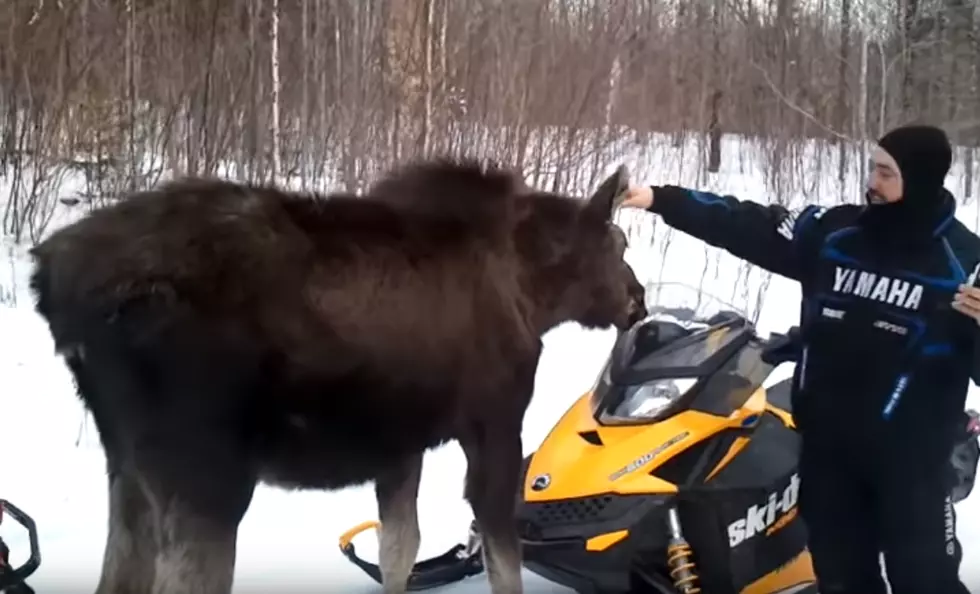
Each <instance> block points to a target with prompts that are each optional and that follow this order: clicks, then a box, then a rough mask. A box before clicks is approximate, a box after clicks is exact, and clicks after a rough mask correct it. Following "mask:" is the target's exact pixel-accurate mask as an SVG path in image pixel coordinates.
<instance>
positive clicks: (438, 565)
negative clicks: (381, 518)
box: [340, 521, 483, 592]
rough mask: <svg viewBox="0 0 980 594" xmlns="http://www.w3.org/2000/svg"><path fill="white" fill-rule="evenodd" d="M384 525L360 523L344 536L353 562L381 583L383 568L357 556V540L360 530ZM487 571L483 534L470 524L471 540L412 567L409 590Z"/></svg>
mask: <svg viewBox="0 0 980 594" xmlns="http://www.w3.org/2000/svg"><path fill="white" fill-rule="evenodd" d="M380 526H381V523H380V522H377V521H368V522H364V523H362V524H359V525H357V526H355V527H353V528H351V529H350V530H348V531H347V532H345V533H343V534H342V535H340V551H341V552H342V553H343V554H344V555H345V556H346V557H347V558H348V559H349V560H350V562H351V563H353V564H354V565H357V566H358V567H360V568H361V569H362V570H363V571H364V572H365V573H366V574H368V576H370V577H371V579H373V580H374V581H376V582H378V583H379V584H380V583H382V581H381V569H380V567H378V565H377V564H376V563H371V562H370V561H365V560H364V559H361V558H360V557H358V556H357V553H356V551H355V547H354V543H353V540H354V538H355V537H356V536H357V535H359V534H360V533H362V532H364V531H366V530H371V529H375V530H377V528H378V527H380ZM482 572H483V554H482V546H481V542H480V538H479V534H478V533H477V532H476V531H475V530H474V528H473V526H471V527H470V537H469V542H468V543H467V544H465V545H463V544H458V545H456V546H454V547H453V548H451V549H449V550H448V551H446V552H445V553H443V554H442V555H439V556H438V557H432V558H430V559H426V560H424V561H419V562H418V563H416V564H415V565H414V566H412V573H411V574H410V575H409V578H408V587H407V589H408V590H409V591H410V592H414V591H419V590H429V589H431V588H437V587H439V586H445V585H448V584H452V583H455V582H458V581H460V580H463V579H466V578H468V577H470V576H472V575H477V574H480V573H482Z"/></svg>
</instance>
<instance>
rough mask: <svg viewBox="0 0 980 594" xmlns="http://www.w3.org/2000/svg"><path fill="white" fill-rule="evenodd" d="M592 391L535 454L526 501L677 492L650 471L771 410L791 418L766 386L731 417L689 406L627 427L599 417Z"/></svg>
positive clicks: (736, 445) (735, 449)
mask: <svg viewBox="0 0 980 594" xmlns="http://www.w3.org/2000/svg"><path fill="white" fill-rule="evenodd" d="M591 395H592V392H591V391H589V392H587V393H585V394H583V395H582V396H581V397H579V399H578V400H577V401H576V402H575V403H574V404H573V405H572V406H571V407H570V408H569V409H568V411H567V412H566V413H565V414H564V415H563V416H562V418H561V419H560V420H559V421H558V423H557V424H556V425H555V427H554V428H553V429H552V430H551V432H550V433H549V434H548V436H547V437H546V438H545V440H544V442H543V443H542V444H541V447H540V448H538V449H537V451H536V452H535V453H534V455H533V456H532V457H531V460H530V463H529V465H528V469H527V474H526V475H525V479H524V489H523V491H524V500H525V501H527V502H529V503H534V502H545V501H554V500H559V499H571V498H578V497H587V496H590V495H598V494H603V493H616V494H619V495H632V494H643V493H646V494H671V493H676V492H677V486H676V485H674V484H673V483H670V482H668V481H665V480H663V479H660V478H657V477H655V476H652V475H650V471H652V470H654V469H655V468H657V467H658V466H660V465H662V464H664V463H665V462H666V461H668V460H670V459H671V458H673V457H674V456H676V455H678V454H680V453H681V452H683V451H684V450H686V449H687V448H688V447H691V446H693V445H696V444H698V443H701V442H703V441H704V440H706V439H709V438H710V437H711V436H712V435H714V434H716V433H718V432H720V431H724V430H726V429H728V428H738V427H745V426H751V425H752V424H753V423H754V422H755V420H757V419H758V417H759V416H760V415H761V414H762V413H763V412H765V411H766V410H767V409H769V410H771V411H772V412H774V413H776V414H777V415H778V416H780V417H784V421H785V420H786V419H785V417H786V413H785V412H784V411H781V410H778V409H773V408H770V407H768V406H767V401H766V391H765V389H764V388H761V387H760V388H758V389H756V390H755V392H754V393H753V394H752V396H750V397H749V399H748V400H747V401H746V402H745V404H744V405H743V406H742V407H741V408H739V409H737V410H736V411H735V412H733V413H732V414H731V415H730V416H728V417H727V418H726V417H720V416H716V415H712V414H708V413H704V412H701V411H696V410H684V411H681V412H679V413H677V414H675V415H673V416H671V417H668V418H666V419H663V420H658V421H655V422H652V423H650V424H642V425H626V426H603V425H600V424H599V423H598V422H596V420H595V418H594V417H593V414H592V406H591V402H590V399H591ZM747 441H748V440H747V438H739V439H737V440H736V441H735V443H733V444H732V446H731V448H730V450H729V451H728V453H727V454H726V455H725V457H724V458H723V459H722V460H721V461H720V462H719V463H718V465H717V466H716V467H715V468H714V469H713V470H712V472H711V473H710V474H709V475H708V478H710V477H711V476H713V475H714V473H715V472H717V471H719V470H720V469H721V468H723V467H724V466H725V465H726V464H728V462H729V460H731V459H732V458H733V457H734V456H735V455H736V454H737V453H738V452H739V451H740V450H741V449H742V448H743V447H744V446H745V444H746V443H747ZM597 444H601V445H597Z"/></svg>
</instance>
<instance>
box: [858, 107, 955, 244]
mask: <svg viewBox="0 0 980 594" xmlns="http://www.w3.org/2000/svg"><path fill="white" fill-rule="evenodd" d="M878 146H880V147H881V148H882V149H884V150H885V151H886V152H888V154H890V155H891V156H892V158H893V159H895V163H897V164H898V168H899V171H900V172H901V175H902V184H903V186H902V187H903V192H902V194H903V196H902V199H901V200H899V201H898V202H893V203H875V202H872V198H873V193H872V191H871V190H870V189H868V191H867V193H866V194H865V202H866V203H867V206H866V207H865V212H864V214H863V216H862V220H863V224H864V226H865V228H867V229H868V230H869V231H872V232H873V233H874V234H876V235H882V236H891V237H892V238H894V239H896V240H900V241H903V242H904V241H907V240H912V239H924V238H927V237H930V236H931V235H932V232H933V230H934V229H935V228H936V226H937V225H939V223H940V222H941V220H942V218H943V217H944V216H945V215H946V213H947V209H948V206H947V204H946V202H947V201H948V200H951V198H952V197H951V196H949V195H948V193H947V192H946V190H945V188H943V182H944V181H945V179H946V174H947V173H949V168H950V165H951V164H952V160H953V151H952V148H951V147H950V144H949V139H948V138H947V137H946V133H945V132H943V131H942V130H940V129H939V128H936V127H934V126H921V125H913V126H903V127H901V128H896V129H894V130H892V131H891V132H889V133H888V134H885V135H884V136H882V137H881V139H880V140H879V141H878Z"/></svg>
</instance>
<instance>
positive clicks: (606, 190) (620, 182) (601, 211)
mask: <svg viewBox="0 0 980 594" xmlns="http://www.w3.org/2000/svg"><path fill="white" fill-rule="evenodd" d="M628 189H629V171H628V170H627V169H626V166H625V165H620V166H619V167H618V168H617V169H616V171H615V173H613V174H612V175H610V176H609V177H607V178H606V179H605V180H604V181H603V182H602V183H601V184H600V185H599V189H597V190H596V191H595V193H593V194H592V196H590V197H589V203H588V204H587V205H586V207H585V209H586V211H587V212H588V214H589V216H590V217H595V218H597V219H599V220H603V221H609V220H612V214H613V211H615V210H616V208H617V207H618V206H619V205H620V204H621V203H622V202H623V200H624V199H625V198H626V190H628Z"/></svg>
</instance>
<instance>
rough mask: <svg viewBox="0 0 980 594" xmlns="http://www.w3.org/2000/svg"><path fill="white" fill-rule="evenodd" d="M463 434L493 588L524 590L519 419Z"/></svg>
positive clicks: (470, 496)
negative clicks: (518, 513) (515, 422)
mask: <svg viewBox="0 0 980 594" xmlns="http://www.w3.org/2000/svg"><path fill="white" fill-rule="evenodd" d="M475 433H476V434H475V435H473V436H468V437H467V438H465V439H461V440H460V443H461V444H462V447H463V451H464V452H465V453H466V461H467V471H466V499H467V501H469V502H470V506H471V507H472V508H473V515H474V517H475V519H476V523H477V526H478V528H479V530H480V533H481V534H482V538H483V554H484V563H485V565H486V568H487V578H488V580H489V582H490V591H491V592H492V593H493V594H522V593H523V585H522V582H521V546H520V540H519V537H518V534H517V523H516V521H515V519H514V513H515V507H516V500H515V494H516V493H517V488H518V482H519V474H520V468H521V448H522V443H521V434H520V425H516V426H513V425H510V426H507V429H506V430H504V429H503V427H501V428H500V431H497V432H494V431H489V430H488V428H483V430H481V431H477V432H475Z"/></svg>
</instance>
